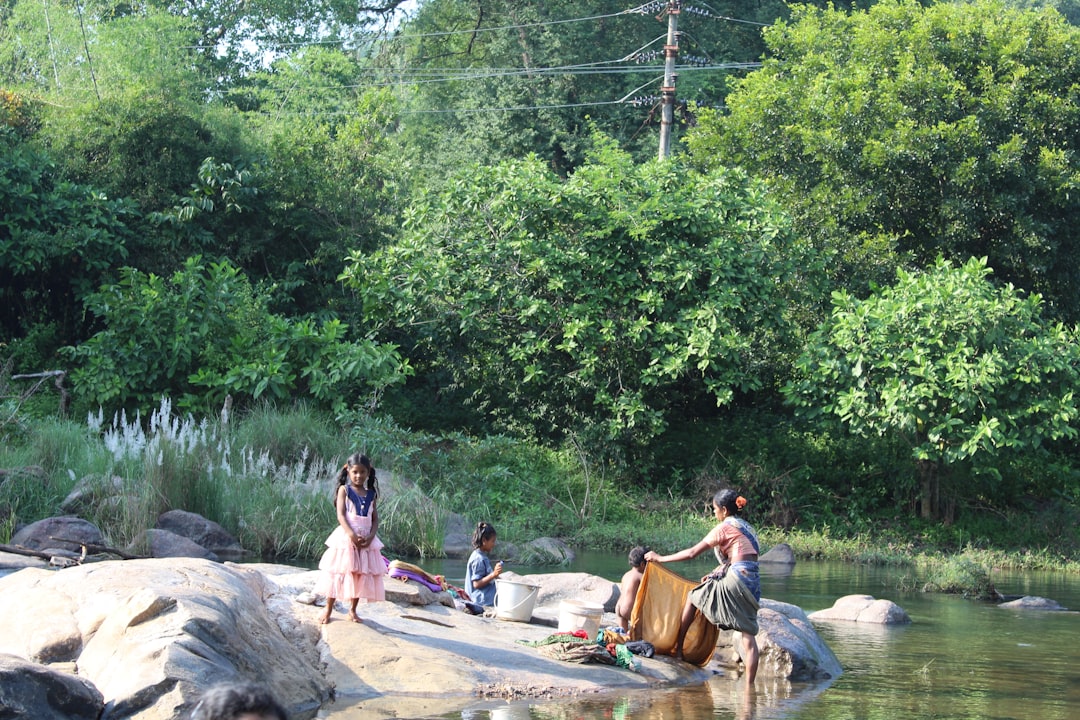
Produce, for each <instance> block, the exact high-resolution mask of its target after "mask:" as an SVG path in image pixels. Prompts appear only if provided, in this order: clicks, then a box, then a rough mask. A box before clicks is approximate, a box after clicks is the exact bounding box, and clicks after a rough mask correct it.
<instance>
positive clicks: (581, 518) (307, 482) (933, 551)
mask: <svg viewBox="0 0 1080 720" xmlns="http://www.w3.org/2000/svg"><path fill="white" fill-rule="evenodd" d="M2 430H3V433H4V436H5V437H4V440H5V441H4V443H3V444H2V446H0V468H2V469H4V471H5V472H4V474H3V475H2V476H0V542H7V541H8V540H9V539H10V537H11V535H12V534H13V532H14V530H15V528H16V527H17V526H19V525H21V524H24V523H28V522H32V521H34V520H38V519H41V518H44V517H48V516H52V515H55V514H58V513H60V504H61V502H62V501H63V500H64V498H65V497H66V496H67V495H68V493H69V492H70V491H71V490H72V488H73V487H75V485H76V484H77V483H82V484H84V485H90V486H93V485H95V484H100V485H105V484H110V485H113V486H115V485H116V484H119V486H120V487H121V488H122V492H123V493H124V496H125V499H126V501H125V502H123V503H120V504H116V503H110V502H105V501H102V502H99V503H96V504H95V503H91V504H90V505H89V506H88V507H87V509H86V510H85V511H83V514H84V516H86V519H88V520H90V521H91V522H94V523H95V524H96V525H97V526H98V527H100V528H101V529H102V531H103V533H104V534H105V536H106V538H107V540H108V542H109V543H110V544H111V545H112V546H114V547H125V546H127V544H128V543H130V542H131V541H132V539H133V538H135V537H136V536H137V535H138V533H139V531H140V530H142V529H144V528H147V527H152V526H153V524H154V521H155V519H156V518H157V516H158V515H159V514H160V513H161V512H164V511H165V510H168V509H172V508H181V509H185V510H189V511H191V512H196V513H199V514H202V515H204V516H206V517H208V518H210V519H213V520H215V521H217V522H219V523H220V524H222V525H223V526H224V527H225V528H226V529H228V530H229V531H230V532H232V533H234V534H235V535H236V536H237V538H238V539H239V540H240V541H241V543H242V544H243V545H244V546H245V547H247V548H251V549H254V550H256V551H257V552H259V553H261V554H262V555H263V556H264V557H265V558H267V559H270V558H277V559H290V560H310V559H312V558H315V557H317V556H318V554H319V553H320V552H321V549H322V541H323V540H324V538H325V536H326V534H327V533H328V532H329V531H330V529H331V528H332V527H333V525H334V523H335V522H336V520H335V517H334V511H333V507H332V504H331V501H330V493H329V487H330V485H329V483H330V481H331V478H333V477H334V475H335V474H336V468H338V467H339V466H340V464H341V463H342V462H343V461H344V458H345V456H346V455H348V454H349V453H352V452H355V451H361V452H365V453H367V454H368V455H369V456H370V457H371V458H372V459H373V461H374V462H375V465H376V467H377V468H379V469H386V470H388V471H389V472H387V473H386V474H387V476H389V475H390V474H391V473H392V474H393V476H394V477H395V478H397V479H404V480H408V481H409V482H407V483H402V484H399V485H398V487H396V488H395V490H396V492H395V493H394V494H393V495H392V496H391V495H390V494H388V495H387V498H386V500H385V502H384V503H383V504H382V505H381V507H380V517H381V525H380V536H381V537H382V538H383V540H384V542H386V543H387V545H388V546H389V547H390V548H392V549H393V551H394V552H396V553H399V554H403V555H417V556H421V557H437V556H439V555H440V554H441V552H442V537H443V530H444V527H445V522H446V512H445V511H447V510H449V511H453V512H456V513H459V514H462V515H463V516H465V517H466V518H467V519H468V520H470V521H473V522H475V521H477V520H481V519H484V520H488V521H491V522H493V523H495V525H496V527H498V528H499V531H500V537H502V538H504V539H506V540H509V541H514V542H519V543H520V542H524V541H527V540H530V539H533V538H535V537H540V536H557V537H562V538H564V539H566V540H567V541H568V542H569V543H570V544H571V545H573V546H578V547H589V548H593V549H603V550H610V551H612V552H624V551H625V550H626V549H627V548H628V547H630V546H632V545H634V544H652V545H662V546H665V547H668V546H670V547H685V546H686V545H689V544H692V543H694V542H696V541H697V540H698V539H700V538H701V537H702V536H703V535H704V534H705V532H707V531H708V529H709V527H710V523H711V520H710V518H709V516H708V514H707V512H705V509H706V502H707V499H708V497H709V496H710V495H711V492H712V490H713V489H715V488H717V487H719V486H721V485H732V486H735V487H737V488H739V489H740V491H741V492H743V493H744V494H745V495H747V497H749V498H750V499H751V506H750V508H748V510H749V511H750V512H749V516H748V517H749V519H750V520H751V521H752V522H753V523H754V524H755V525H756V526H757V527H758V528H759V531H760V533H761V537H762V541H763V542H764V544H765V545H766V546H769V545H773V544H776V543H779V542H786V543H788V544H789V545H791V546H792V548H793V549H794V551H795V554H796V556H798V557H800V558H814V559H831V560H844V561H850V562H860V563H878V564H896V565H907V566H911V567H912V568H913V573H914V574H915V575H916V576H919V577H921V578H922V582H926V583H930V585H931V586H932V587H936V588H937V589H943V590H946V591H951V590H955V589H956V587H958V585H957V581H955V580H954V579H953V578H951V577H950V573H949V563H952V564H953V566H954V567H955V568H959V570H961V571H963V572H957V573H953V574H954V575H959V576H961V578H962V577H963V576H965V573H966V575H967V576H969V577H975V579H976V581H977V577H976V576H978V573H977V572H975V573H970V572H968V571H970V570H971V566H972V565H973V566H974V567H975V568H976V569H977V568H983V569H989V568H1001V567H1012V568H1017V569H1025V570H1036V569H1053V570H1066V571H1069V572H1078V571H1080V550H1078V548H1080V539H1078V537H1077V527H1078V526H1080V523H1078V522H1077V520H1078V519H1080V518H1078V515H1080V511H1078V508H1077V506H1076V504H1075V503H1070V502H1067V501H1066V500H1064V499H1057V500H1055V501H1054V502H1051V503H1042V504H1036V503H1032V504H1031V505H1030V507H1029V508H1027V509H1025V508H1023V507H1017V508H1010V509H1007V510H994V511H986V512H974V511H969V512H965V513H961V514H959V517H958V519H957V520H956V521H955V522H953V523H951V524H942V523H934V522H929V521H925V520H921V519H919V518H917V517H915V515H914V513H912V512H911V511H910V508H909V507H908V508H906V507H899V508H896V507H894V508H893V509H892V511H891V512H886V511H883V510H882V509H880V508H874V509H862V510H861V509H860V508H859V507H853V506H852V505H851V504H839V503H836V502H834V501H833V500H834V499H831V498H825V499H824V500H823V497H824V495H820V496H814V495H813V494H812V493H807V492H803V491H802V490H801V489H800V488H804V487H806V486H808V484H809V483H811V482H812V479H807V476H806V472H807V471H806V470H805V469H803V468H799V469H797V470H783V469H782V467H781V466H780V465H779V464H778V463H779V462H784V463H790V461H791V459H792V458H791V457H790V456H787V455H785V453H786V452H790V447H789V448H788V449H787V450H784V449H783V446H784V444H785V443H784V442H782V441H779V440H777V439H776V437H775V436H774V437H773V438H772V440H773V442H774V446H775V447H778V448H781V450H780V451H779V452H777V453H776V454H775V455H774V456H771V457H773V460H772V462H774V463H776V464H774V465H772V466H770V465H769V464H768V463H769V458H768V457H767V456H766V454H764V453H758V452H752V453H747V454H744V455H743V456H742V457H741V459H740V460H739V461H738V462H735V461H724V462H718V461H716V460H715V459H714V460H713V461H712V462H710V463H707V464H704V465H703V466H702V468H701V469H699V470H698V471H697V472H696V473H694V474H690V473H685V474H679V473H678V472H673V473H671V474H670V476H668V477H666V478H665V477H660V476H658V473H657V472H655V471H650V472H642V471H640V470H637V469H635V470H633V471H630V470H627V469H625V468H616V467H613V466H611V465H604V464H597V463H593V462H592V461H591V459H590V458H589V457H588V456H587V455H586V454H585V453H584V451H582V450H581V449H580V448H578V447H576V446H575V445H573V444H568V445H567V446H565V447H563V448H560V449H549V448H543V447H539V446H537V445H535V444H530V443H527V442H523V441H520V440H516V439H512V438H509V437H505V436H488V437H481V438H477V437H471V436H466V435H463V434H454V433H447V434H442V435H435V434H431V433H423V432H413V431H408V430H406V429H404V428H401V427H399V426H398V425H396V424H395V423H394V422H392V421H391V420H389V419H387V418H386V417H372V416H368V415H355V416H352V417H347V418H339V419H338V420H337V421H335V420H333V419H331V418H330V417H328V416H325V415H322V414H320V413H317V412H315V411H313V410H311V409H310V408H308V407H306V406H304V405H294V406H290V407H274V406H271V405H263V406H260V407H259V408H257V409H255V410H253V411H251V412H248V413H245V414H244V415H243V416H238V417H229V416H228V413H223V414H222V415H221V416H218V417H213V418H201V419H196V418H193V417H191V416H186V417H180V416H178V415H177V414H176V413H174V412H173V410H172V407H171V406H170V404H169V403H168V401H162V403H161V405H160V407H159V408H158V410H157V411H156V412H155V413H153V414H152V416H151V417H149V418H138V417H137V418H127V417H125V416H123V415H120V416H117V417H114V418H104V417H102V416H100V415H98V416H93V415H92V416H90V417H89V418H88V419H87V421H85V422H75V421H61V420H56V419H37V420H33V419H25V418H23V419H21V420H20V422H19V423H10V422H9V423H7V424H6V425H4V426H3V428H2ZM755 437H758V436H757V435H755ZM698 442H701V439H700V438H699V439H698ZM715 457H717V455H714V458H715ZM658 467H659V466H658ZM957 563H959V564H957ZM935 568H937V569H939V570H941V569H942V568H943V570H942V572H936V571H935V570H934V569H935ZM964 568H967V570H964ZM935 572H936V576H938V577H939V578H940V580H939V581H933V582H932V580H933V577H934V576H935ZM959 585H960V586H963V580H962V579H961V580H960V581H959Z"/></svg>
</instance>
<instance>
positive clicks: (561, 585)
mask: <svg viewBox="0 0 1080 720" xmlns="http://www.w3.org/2000/svg"><path fill="white" fill-rule="evenodd" d="M503 577H504V578H507V579H520V580H521V581H522V582H526V583H529V584H530V585H539V586H540V591H539V592H538V593H537V597H536V606H537V607H540V608H543V607H550V608H553V609H554V611H555V612H556V613H558V607H559V603H560V602H562V601H563V600H586V601H588V602H593V603H598V604H600V605H603V606H604V610H605V611H607V612H614V611H615V603H617V602H618V601H619V586H618V584H616V583H613V582H612V581H610V580H607V579H605V578H602V577H600V576H598V575H590V574H589V573H540V574H536V575H517V574H516V573H509V572H504V573H503ZM534 613H535V611H534Z"/></svg>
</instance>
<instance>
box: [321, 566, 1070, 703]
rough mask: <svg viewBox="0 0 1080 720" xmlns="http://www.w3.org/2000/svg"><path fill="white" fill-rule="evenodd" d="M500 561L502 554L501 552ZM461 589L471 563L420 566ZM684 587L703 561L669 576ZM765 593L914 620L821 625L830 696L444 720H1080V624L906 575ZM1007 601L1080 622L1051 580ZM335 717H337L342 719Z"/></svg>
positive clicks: (1012, 577) (834, 574)
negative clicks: (924, 585)
mask: <svg viewBox="0 0 1080 720" xmlns="http://www.w3.org/2000/svg"><path fill="white" fill-rule="evenodd" d="M496 552H497V551H496ZM421 562H422V564H423V567H424V568H425V569H426V570H428V571H429V572H432V573H440V574H443V575H445V576H446V577H447V579H448V580H449V581H450V582H453V583H455V584H461V583H462V581H463V580H462V578H463V576H464V562H463V561H460V560H457V561H451V560H447V561H435V562H431V561H421ZM626 567H627V565H626V559H625V557H622V556H618V557H614V556H610V555H605V554H590V553H584V554H582V555H579V557H578V559H577V560H576V561H575V563H574V564H573V565H572V566H570V567H561V568H537V567H510V568H509V569H513V570H515V571H516V572H519V573H521V574H523V575H525V574H533V573H541V572H560V571H562V572H588V573H592V574H595V575H600V576H602V577H606V578H609V579H611V580H613V581H616V582H617V581H618V579H619V577H620V576H621V575H622V573H623V571H624V570H625V568H626ZM671 567H672V569H675V570H677V571H678V572H679V573H680V574H682V575H684V576H686V577H698V576H700V575H701V574H703V573H704V572H707V571H708V570H710V569H711V567H709V563H708V562H700V558H699V559H698V560H697V561H693V562H688V563H678V564H674V565H672V566H671ZM762 568H763V577H762V594H763V595H764V596H765V597H767V598H771V599H773V600H779V601H782V602H788V603H792V604H795V605H798V606H799V607H801V608H803V610H805V611H806V612H813V611H814V610H820V609H823V608H826V607H829V606H831V605H832V604H833V602H834V601H835V600H836V598H838V597H841V596H843V595H851V594H855V593H863V594H868V595H873V596H874V597H877V598H886V599H889V600H892V601H894V602H896V603H897V604H899V605H900V606H901V607H903V608H904V609H905V610H906V611H907V613H908V615H910V616H911V619H912V623H911V624H910V625H907V626H901V627H876V626H866V625H861V624H859V625H856V624H850V623H848V624H837V623H833V624H818V626H817V628H818V632H819V633H820V634H821V636H822V638H824V640H825V642H826V643H827V644H828V645H829V647H831V648H832V650H833V652H834V653H835V654H836V656H837V657H838V658H839V660H840V663H841V664H842V665H843V667H844V674H843V675H841V676H840V677H839V678H836V679H834V680H831V681H828V682H824V683H815V684H808V683H789V682H786V681H774V680H765V679H762V678H759V679H758V682H757V683H756V687H755V690H754V692H753V693H747V692H746V691H745V690H744V689H743V687H742V684H741V683H740V682H736V681H735V680H734V679H733V678H732V677H729V676H718V677H716V678H715V679H713V680H710V681H709V682H707V683H704V684H702V685H700V686H694V687H682V688H675V689H664V690H652V691H642V692H636V693H633V694H630V695H625V696H611V697H604V698H602V699H597V698H591V699H578V700H573V701H547V702H536V701H532V702H522V703H507V704H504V705H498V706H494V705H487V706H484V707H478V708H476V709H472V710H466V711H458V712H454V713H450V714H446V715H442V716H438V717H441V718H446V719H447V720H451V719H452V720H458V719H460V720H542V719H550V720H561V719H564V718H565V719H567V720H569V719H570V718H574V719H577V718H610V719H612V720H670V719H672V718H675V719H679V720H697V719H698V718H701V719H704V718H713V719H719V720H725V719H726V718H736V719H737V720H750V719H751V718H755V719H757V720H781V719H783V720H847V719H849V718H865V719H868V720H871V719H872V720H877V719H880V720H895V719H898V718H952V719H958V720H959V719H962V720H1005V719H1006V718H1009V719H1013V718H1015V719H1017V720H1020V719H1024V720H1028V719H1035V718H1038V719H1039V720H1076V718H1080V613H1076V612H1047V611H1034V610H1026V611H1016V610H1007V609H1003V608H1000V607H998V606H996V605H993V604H987V603H981V602H977V601H971V600H965V599H963V598H960V597H956V596H951V595H940V594H930V593H922V592H919V591H918V590H917V589H915V585H916V584H917V583H916V578H915V577H913V576H912V572H911V571H910V570H903V569H896V568H882V567H869V566H859V565H849V564H844V563H834V562H809V561H801V562H799V563H798V564H796V565H795V567H794V568H793V569H791V571H790V572H788V569H787V568H784V569H780V568H778V567H769V566H762ZM992 579H993V582H994V583H995V585H996V586H997V588H998V590H999V591H1000V592H1002V593H1003V594H1006V595H1038V596H1042V597H1048V598H1051V599H1053V600H1056V601H1057V602H1059V603H1060V604H1061V605H1063V606H1065V607H1069V608H1075V609H1080V578H1077V577H1074V576H1066V575H1058V574H1051V573H1009V572H995V573H994V575H993V577H992ZM339 709H340V708H339Z"/></svg>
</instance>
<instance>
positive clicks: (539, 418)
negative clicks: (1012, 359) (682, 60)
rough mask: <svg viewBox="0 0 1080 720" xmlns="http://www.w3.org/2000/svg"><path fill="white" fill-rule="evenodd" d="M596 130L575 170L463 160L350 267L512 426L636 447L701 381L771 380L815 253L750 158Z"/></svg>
mask: <svg viewBox="0 0 1080 720" xmlns="http://www.w3.org/2000/svg"><path fill="white" fill-rule="evenodd" d="M597 144H598V147H597V149H596V150H595V151H594V153H593V155H592V157H591V158H590V161H589V162H588V163H587V164H585V165H583V166H582V167H580V168H579V169H578V170H577V171H576V172H574V173H573V174H572V175H571V176H570V177H569V178H567V179H566V180H561V179H560V178H559V177H558V176H557V175H556V174H555V173H554V172H553V171H552V170H551V169H550V168H548V167H546V165H545V163H543V162H542V161H540V160H539V159H538V158H536V157H531V158H529V159H526V160H523V161H516V162H506V163H503V164H500V165H498V166H495V167H490V168H479V167H474V168H471V169H469V170H468V171H467V172H465V173H464V174H462V175H460V176H459V177H458V178H457V179H456V180H455V181H454V182H452V183H451V184H450V186H449V188H448V189H447V190H445V192H442V193H441V194H438V195H435V196H431V197H428V198H426V199H425V200H424V201H423V202H420V203H418V204H417V205H416V206H414V207H413V208H411V209H410V210H409V212H408V213H407V218H406V226H405V232H404V236H403V237H402V239H401V240H400V241H399V242H397V243H395V244H393V245H391V246H389V247H387V248H386V249H384V250H382V251H379V252H376V253H373V254H370V255H364V254H354V255H353V257H352V259H351V264H350V266H349V268H348V270H347V272H346V274H345V278H346V279H347V282H348V284H349V285H351V286H352V287H354V288H355V289H356V291H357V292H358V293H359V295H360V297H361V299H362V300H363V302H364V319H365V322H366V323H371V324H374V326H375V327H376V328H378V329H379V332H380V333H382V332H384V330H383V329H384V328H386V332H389V333H391V335H390V337H393V338H395V339H396V341H397V342H399V343H400V344H402V345H403V346H405V347H408V348H411V349H410V350H408V351H407V352H409V353H410V355H411V356H413V357H422V358H424V359H426V361H427V364H425V365H424V366H423V370H428V369H432V370H433V371H434V370H444V371H446V372H448V373H450V374H451V375H452V377H453V378H454V380H455V381H456V382H457V383H460V384H461V385H462V386H463V387H464V388H466V390H467V391H468V392H471V393H473V394H474V400H475V401H476V402H477V403H478V405H479V407H481V408H482V409H483V410H484V411H486V412H488V413H490V414H491V416H492V417H494V418H495V419H496V420H498V421H500V422H502V423H503V424H504V427H509V428H511V429H513V430H517V431H523V432H527V433H531V434H533V435H535V436H539V437H542V438H546V439H549V440H550V439H559V438H562V437H565V436H567V435H571V434H573V435H577V436H579V437H583V438H585V439H586V440H589V441H595V442H596V443H597V445H598V447H599V446H606V448H607V449H611V448H612V447H622V448H624V449H626V448H629V449H637V448H638V444H639V443H641V444H643V443H646V442H647V441H648V440H649V439H651V438H652V437H654V436H655V435H656V434H657V433H658V432H659V431H660V430H661V429H662V428H663V427H664V425H665V423H666V421H667V418H668V416H669V414H671V413H674V412H678V411H680V410H686V409H687V408H690V407H694V406H696V403H697V402H699V401H700V399H701V398H703V397H705V398H709V399H710V400H711V401H712V403H713V406H714V407H715V405H716V404H724V403H729V402H731V401H732V400H733V398H734V397H735V396H736V394H739V393H747V392H752V391H755V390H759V389H761V388H763V387H765V386H767V385H769V383H770V382H772V375H771V371H772V370H773V369H774V368H773V366H772V365H771V363H776V362H778V360H777V358H778V355H779V354H780V353H782V351H783V348H784V345H783V343H784V332H785V331H786V328H787V320H786V318H785V310H786V308H787V307H788V306H790V305H791V304H793V303H791V302H790V300H791V298H789V297H785V296H784V295H783V293H782V288H784V287H785V286H786V283H787V281H788V280H789V279H790V278H791V277H792V276H794V275H795V273H796V268H797V267H799V266H800V265H804V264H805V263H803V262H802V260H801V258H799V247H798V245H797V243H795V241H794V239H793V238H792V237H791V235H790V234H789V232H788V228H787V225H786V222H785V220H784V218H783V216H782V215H781V214H780V213H779V211H778V210H777V208H776V206H775V205H774V204H773V203H772V202H771V201H770V200H769V199H768V197H767V195H766V194H765V193H764V192H763V188H762V187H761V186H760V185H759V184H757V183H754V182H751V181H749V180H748V179H747V178H746V177H745V176H744V175H743V174H742V173H740V172H738V171H716V172H712V173H709V174H706V175H699V174H697V173H693V172H688V171H687V170H686V169H685V168H683V167H682V166H680V165H678V164H677V163H658V162H656V161H653V162H650V163H649V164H646V165H643V166H639V165H635V164H634V163H633V161H632V160H631V159H630V157H629V155H628V154H626V153H624V152H622V151H618V150H616V149H615V148H614V147H613V144H612V142H611V141H608V140H602V139H601V140H598V141H597Z"/></svg>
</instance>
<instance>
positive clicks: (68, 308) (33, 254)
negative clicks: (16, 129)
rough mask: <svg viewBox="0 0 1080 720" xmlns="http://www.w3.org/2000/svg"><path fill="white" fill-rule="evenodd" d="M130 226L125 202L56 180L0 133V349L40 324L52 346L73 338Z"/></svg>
mask: <svg viewBox="0 0 1080 720" xmlns="http://www.w3.org/2000/svg"><path fill="white" fill-rule="evenodd" d="M138 219H139V213H138V211H137V209H136V208H135V207H134V205H133V204H132V203H130V202H127V201H124V200H110V199H108V198H107V197H105V195H103V194H102V193H101V192H99V191H98V190H96V189H95V188H93V187H89V186H86V185H81V184H76V183H71V182H66V181H64V180H62V179H61V178H60V177H58V172H57V167H56V165H55V164H54V163H53V162H52V160H51V159H50V157H49V156H48V155H46V154H45V153H43V152H41V151H40V150H37V149H35V148H33V147H32V146H30V145H28V144H26V143H25V142H22V141H20V140H19V139H18V138H16V137H15V136H14V134H13V133H12V132H11V131H10V130H9V129H8V128H5V127H0V342H5V343H9V342H11V341H13V340H16V339H18V338H21V337H23V336H24V335H25V334H27V333H28V332H30V330H31V328H32V327H33V326H34V325H37V324H43V323H55V324H56V326H57V329H56V333H57V336H58V337H59V342H60V344H63V343H65V342H71V341H72V340H73V339H75V338H79V337H81V336H82V333H83V332H84V331H85V328H84V327H83V322H82V319H81V317H80V314H79V312H78V309H79V307H80V306H81V302H82V299H83V297H84V296H86V295H87V294H89V293H90V292H92V291H93V290H94V288H96V287H97V286H98V285H100V284H101V283H102V282H103V281H105V280H106V279H107V278H109V273H110V272H111V268H112V267H113V265H114V263H116V262H117V261H118V260H122V259H124V258H125V257H126V256H127V253H128V249H127V248H128V244H129V243H130V242H131V240H132V238H133V232H132V225H133V224H137V221H138ZM55 349H56V347H43V348H39V349H38V350H39V351H40V352H39V353H31V355H35V356H38V355H40V356H43V357H41V359H45V358H48V357H49V355H50V352H51V351H53V350H55ZM32 369H34V370H41V369H44V368H32Z"/></svg>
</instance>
